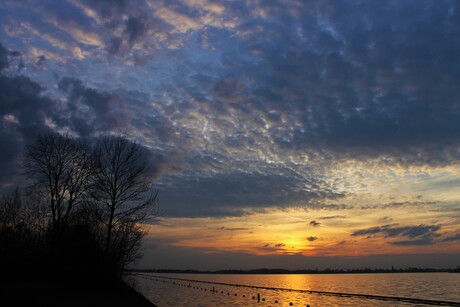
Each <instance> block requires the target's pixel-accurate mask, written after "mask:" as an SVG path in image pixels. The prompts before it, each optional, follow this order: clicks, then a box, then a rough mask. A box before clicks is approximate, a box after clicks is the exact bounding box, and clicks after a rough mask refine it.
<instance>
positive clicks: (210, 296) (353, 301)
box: [135, 273, 460, 307]
mask: <svg viewBox="0 0 460 307" xmlns="http://www.w3.org/2000/svg"><path fill="white" fill-rule="evenodd" d="M147 275H150V276H153V275H155V276H164V277H174V278H183V279H192V280H202V281H212V282H222V283H231V284H244V285H253V286H264V287H276V288H287V289H304V290H316V291H331V292H344V293H361V294H373V295H387V296H404V297H412V298H422V299H431V300H436V299H438V300H447V301H457V302H459V301H460V291H459V290H458V289H459V288H458V285H459V282H460V275H458V274H447V273H429V274H424V273H417V274H340V275H332V274H331V275H300V274H299V275H215V274H212V275H208V274H198V275H197V274H147ZM135 279H136V281H137V285H138V288H139V290H140V291H141V293H142V294H144V295H145V296H146V297H147V298H148V299H149V300H151V301H152V302H154V303H155V304H157V305H158V306H159V307H162V306H307V305H310V306H311V307H313V306H389V305H391V306H414V304H409V303H404V302H397V301H391V302H389V301H379V300H373V299H361V298H348V297H337V296H328V295H319V294H308V293H299V292H290V291H280V290H264V289H254V288H246V287H236V286H224V285H213V284H206V283H200V282H185V281H174V280H168V279H164V280H161V281H156V280H154V279H145V278H142V277H136V278H135ZM213 287H214V290H215V292H213ZM258 293H259V294H260V298H261V302H260V303H258V302H257V294H258ZM291 304H292V305H291Z"/></svg>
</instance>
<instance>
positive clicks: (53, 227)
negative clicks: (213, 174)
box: [0, 134, 157, 287]
mask: <svg viewBox="0 0 460 307" xmlns="http://www.w3.org/2000/svg"><path fill="white" fill-rule="evenodd" d="M148 168H149V165H148V160H147V158H146V155H145V152H144V150H143V148H142V147H141V146H140V145H138V144H136V143H132V142H130V141H128V140H127V139H126V138H125V137H113V136H105V137H101V138H98V139H96V140H91V141H89V140H81V139H75V138H71V137H69V136H65V135H60V134H47V135H42V136H40V137H39V138H38V139H37V141H36V142H35V143H34V144H32V145H30V146H28V147H27V148H26V152H25V153H24V169H25V172H26V175H27V176H28V180H29V181H30V184H29V185H28V186H27V187H24V188H21V189H20V188H17V189H16V190H15V191H14V192H13V193H11V194H9V195H4V196H3V198H1V200H0V270H1V273H0V276H1V280H2V281H15V280H24V279H27V280H30V279H32V280H33V279H37V280H46V279H49V280H53V281H61V280H62V281H69V282H75V283H80V282H82V281H84V283H85V284H88V283H94V284H97V285H98V287H103V286H104V282H105V283H110V282H111V281H114V282H115V281H116V280H120V279H121V278H122V277H123V276H124V273H125V272H126V270H127V268H128V267H129V265H130V264H132V263H133V262H134V261H135V260H136V259H137V258H138V257H139V251H140V243H141V239H142V237H143V235H144V229H143V227H142V226H141V224H140V223H139V222H141V221H143V220H145V219H146V218H148V217H150V216H152V215H155V212H154V210H155V209H156V199H157V194H156V193H151V192H150V190H151V189H150V184H151V180H150V178H149V176H148V174H149V173H148V170H149V169H148Z"/></svg>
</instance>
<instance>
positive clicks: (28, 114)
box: [0, 44, 57, 189]
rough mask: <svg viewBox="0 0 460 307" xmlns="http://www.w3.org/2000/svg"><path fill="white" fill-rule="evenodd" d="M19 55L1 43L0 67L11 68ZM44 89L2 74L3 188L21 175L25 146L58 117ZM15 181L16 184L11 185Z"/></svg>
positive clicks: (0, 176) (0, 161) (0, 157)
mask: <svg viewBox="0 0 460 307" xmlns="http://www.w3.org/2000/svg"><path fill="white" fill-rule="evenodd" d="M11 55H12V56H13V57H14V56H17V52H15V51H10V50H8V49H6V48H5V47H3V45H1V44H0V65H1V66H2V68H3V69H5V68H8V67H9V56H11ZM43 90H44V89H43V87H42V86H41V85H40V84H38V83H37V82H35V81H33V80H31V79H30V78H28V77H25V76H9V75H6V74H3V73H0V100H1V101H2V103H1V107H0V123H1V124H0V144H2V150H0V168H1V169H2V172H1V174H0V189H1V188H3V187H5V186H9V185H11V184H13V183H18V182H14V181H15V180H16V177H17V176H19V174H20V170H21V161H20V159H19V157H21V156H22V152H23V150H24V148H25V147H24V146H25V145H27V144H30V143H31V142H32V141H34V140H35V138H36V137H37V135H38V134H39V133H43V132H46V131H49V127H48V126H47V125H46V119H47V118H53V117H54V116H57V115H56V113H55V109H54V106H55V102H54V101H53V100H51V99H49V98H47V97H46V96H43V95H42V92H43ZM12 181H13V182H12Z"/></svg>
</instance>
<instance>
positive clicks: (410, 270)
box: [130, 267, 460, 275]
mask: <svg viewBox="0 0 460 307" xmlns="http://www.w3.org/2000/svg"><path fill="white" fill-rule="evenodd" d="M130 272H134V273H138V272H139V273H140V272H142V273H171V274H228V275H231V274H260V275H264V274H366V273H368V274H369V273H373V274H384V273H460V268H459V267H457V268H455V269H432V268H405V269H394V268H393V269H349V270H341V269H340V270H339V269H324V270H285V269H255V270H216V271H200V270H177V269H133V270H130Z"/></svg>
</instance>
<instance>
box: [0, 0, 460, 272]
mask: <svg viewBox="0 0 460 307" xmlns="http://www.w3.org/2000/svg"><path fill="white" fill-rule="evenodd" d="M51 130H52V131H57V132H61V133H68V134H70V135H73V136H75V137H87V138H90V137H95V136H98V135H100V134H104V133H115V134H126V135H127V136H128V137H129V138H130V139H131V140H133V141H137V142H139V143H140V144H142V145H143V146H145V147H147V148H148V149H150V152H151V156H150V161H151V163H152V165H153V166H154V168H153V170H152V172H153V174H154V187H155V188H156V189H158V190H159V192H160V196H159V198H160V202H159V204H160V212H161V215H160V217H159V218H158V219H156V220H155V221H152V222H151V223H150V224H149V225H148V234H147V236H146V239H145V247H144V258H143V259H142V260H141V262H140V263H139V266H141V267H151V268H180V269H227V268H235V269H239V268H243V269H250V268H261V267H270V268H289V269H301V268H329V267H331V268H340V267H344V268H348V267H365V266H366V267H384V268H389V267H391V266H392V265H393V266H395V267H407V266H423V267H428V266H431V267H456V266H457V265H460V260H459V259H460V164H459V162H460V2H459V1H455V0H452V1H449V0H431V1H428V0H405V1H401V0H387V1H380V0H366V1H364V0H362V1H361V0H355V1H351V0H329V1H327V0H312V1H301V0H299V1H295V0H284V1H281V0H279V1H277V0H244V1H243V0H241V1H237V0H234V1H224V0H143V1H128V0H119V1H116V0H99V1H84V0H67V1H64V0H62V1H57V0H56V1H38V0H36V1H32V0H30V1H29V0H2V1H1V2H0V148H1V149H0V170H1V172H0V190H2V191H8V190H11V189H12V188H14V187H15V186H16V185H18V184H22V182H23V177H22V175H21V174H22V172H21V169H20V164H21V160H20V158H21V154H22V152H23V150H24V146H25V145H27V144H29V143H30V142H33V141H34V140H35V139H36V136H37V135H38V134H39V133H43V132H46V131H51Z"/></svg>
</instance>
